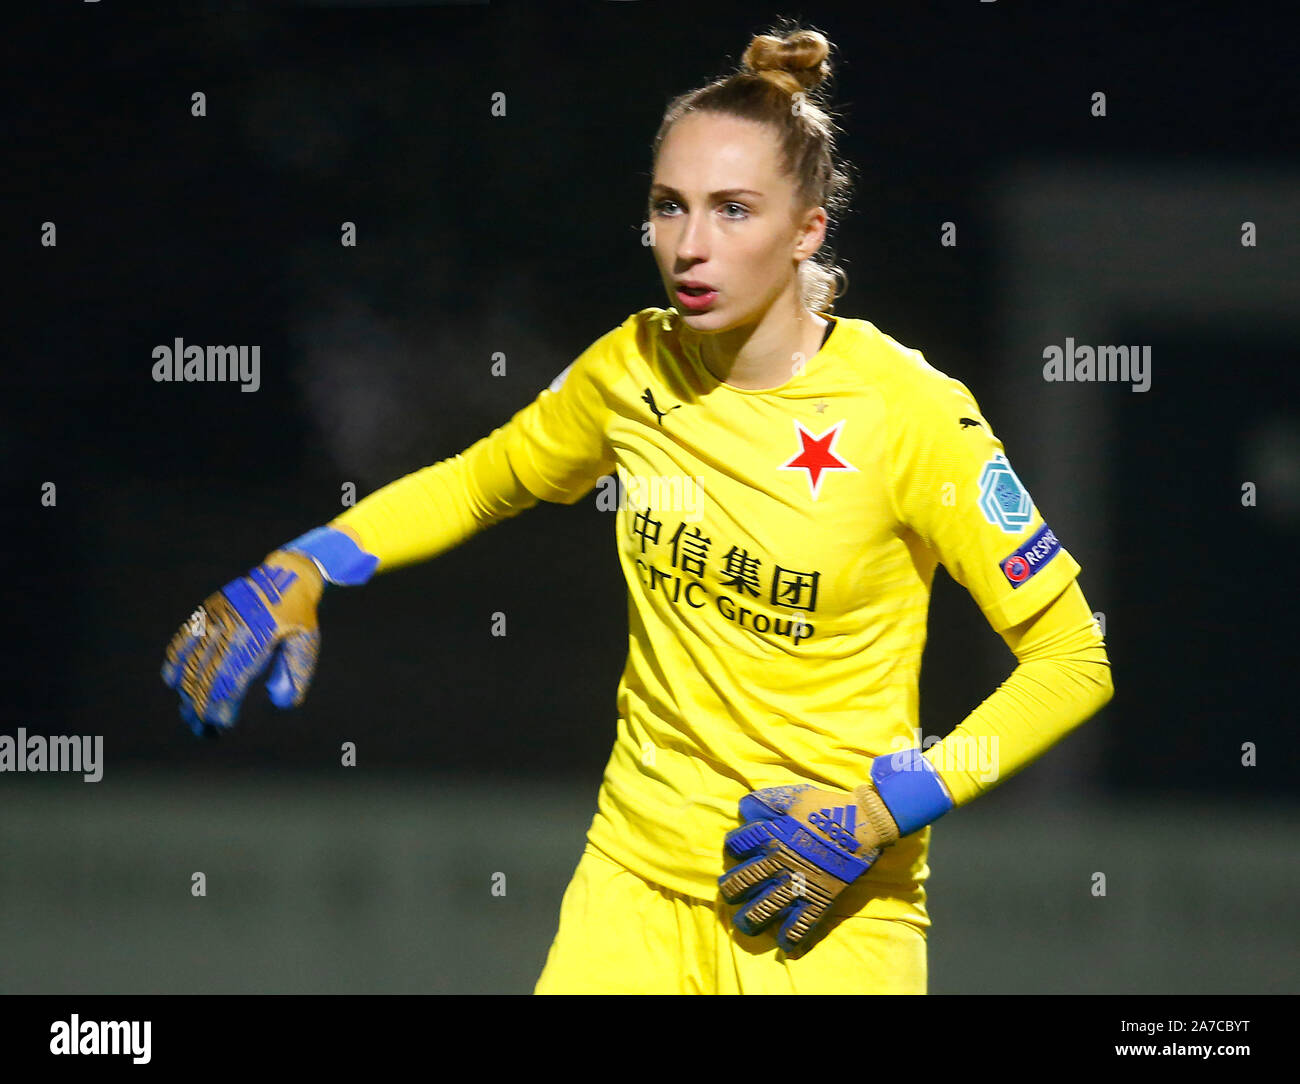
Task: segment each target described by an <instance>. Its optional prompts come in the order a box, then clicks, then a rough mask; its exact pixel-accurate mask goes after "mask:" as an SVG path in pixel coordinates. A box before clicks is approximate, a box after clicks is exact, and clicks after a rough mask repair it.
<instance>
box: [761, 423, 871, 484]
mask: <svg viewBox="0 0 1300 1084" xmlns="http://www.w3.org/2000/svg"><path fill="white" fill-rule="evenodd" d="M793 421H794V431H795V435H796V436H797V437H798V438H799V441H800V443H801V444H802V446H803V448H802V450H801V451H800V452H799V454H798V455H796V456H795V457H794V458H793V459H791V460H790V462H788V463H782V464H781V466H779V467H778V468H777V470H806V471H807V472H808V488H809V489H810V490H811V491H812V497H813V500H816V499H817V493H818V491H819V490H820V489H821V484H822V471H825V470H851V471H856V470H857V469H858V468H857V467H854V466H851V465H850V464H848V463H846V462H845V461H844V460H843V459H841V458H840V457H839V456H837V455H836V454H835V442H836V441H837V440H838V439H839V436H840V430H841V429H842V428H843V427H844V422H843V421H838V422H836V423H835V424H834V425H832V426H831V427H830V428H829V429H827V430H826V432H824V433H822V434H821V435H820V436H816V437H815V436H813V435H812V434H811V433H810V432H808V430H807V429H805V428H804V427H803V426H802V425H800V424H799V420H798V419H797V418H795V419H793Z"/></svg>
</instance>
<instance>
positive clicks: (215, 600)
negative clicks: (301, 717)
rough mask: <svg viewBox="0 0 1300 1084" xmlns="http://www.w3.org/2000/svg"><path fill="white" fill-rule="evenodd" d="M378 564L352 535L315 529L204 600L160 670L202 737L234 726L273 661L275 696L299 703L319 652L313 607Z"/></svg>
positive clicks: (282, 704) (281, 702)
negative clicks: (332, 588)
mask: <svg viewBox="0 0 1300 1084" xmlns="http://www.w3.org/2000/svg"><path fill="white" fill-rule="evenodd" d="M378 563H379V558H378V557H375V556H374V555H373V554H369V553H366V552H365V551H364V550H362V549H361V548H360V547H359V546H358V545H357V544H356V542H354V541H353V540H352V538H351V537H350V536H349V535H347V534H345V533H344V532H342V531H339V530H336V529H335V528H333V527H318V528H316V529H315V530H314V531H309V532H307V534H305V535H302V536H301V537H299V538H296V539H294V540H293V541H292V542H290V543H289V544H288V545H286V546H284V547H282V548H281V549H278V550H275V551H273V552H272V553H270V554H268V555H267V558H266V560H265V561H263V562H262V563H261V564H260V565H258V566H257V567H256V568H255V569H253V570H252V571H251V572H249V574H248V575H247V576H244V577H241V578H239V579H235V580H231V581H230V582H229V583H228V584H226V586H225V587H223V588H221V590H220V591H217V592H215V593H214V594H212V595H210V596H209V597H208V598H206V599H205V600H204V601H203V603H202V604H201V605H200V606H199V608H198V609H197V610H195V611H194V613H193V614H191V615H190V617H189V618H188V619H187V620H186V621H185V623H184V624H183V625H181V627H180V629H179V630H178V631H177V633H176V635H175V636H174V637H173V638H172V641H171V643H170V644H168V645H167V656H166V661H165V662H164V663H163V668H162V679H163V682H164V683H165V684H166V685H167V686H168V687H169V688H172V689H175V690H176V691H177V692H178V693H180V701H181V702H180V711H181V718H182V719H183V720H184V721H185V723H186V725H187V726H189V728H190V729H191V730H192V731H193V732H194V733H195V734H196V735H197V736H200V737H215V736H216V735H217V734H218V733H219V731H220V730H223V729H229V728H230V727H232V726H234V725H235V721H236V719H237V718H238V717H239V708H240V705H241V703H242V701H243V699H244V694H245V693H246V692H247V691H248V686H249V685H250V684H251V683H252V681H253V680H254V679H255V678H256V677H257V676H258V675H259V674H261V673H262V672H263V671H264V670H265V669H266V667H267V664H268V663H270V664H271V676H270V677H269V678H268V679H267V683H266V686H267V691H268V692H269V694H270V697H271V702H272V703H273V704H275V706H276V707H278V708H290V707H297V706H298V705H299V704H301V703H302V701H303V697H305V696H306V695H307V686H308V685H309V684H310V683H311V678H312V674H313V673H314V672H315V669H316V657H317V654H318V653H319V650H320V631H319V629H318V628H317V622H316V608H317V605H318V604H319V602H320V598H321V594H322V593H323V592H324V590H325V584H327V583H332V584H338V585H340V586H343V585H347V586H351V585H354V584H362V583H365V582H366V581H367V580H368V579H369V578H370V577H371V576H372V575H373V574H374V570H375V567H376V566H377V565H378Z"/></svg>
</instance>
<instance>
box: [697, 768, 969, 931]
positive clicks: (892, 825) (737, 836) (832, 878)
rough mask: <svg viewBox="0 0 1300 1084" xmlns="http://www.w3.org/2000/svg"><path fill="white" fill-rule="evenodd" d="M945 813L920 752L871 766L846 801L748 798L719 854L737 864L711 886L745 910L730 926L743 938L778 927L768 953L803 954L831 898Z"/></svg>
mask: <svg viewBox="0 0 1300 1084" xmlns="http://www.w3.org/2000/svg"><path fill="white" fill-rule="evenodd" d="M953 804H954V803H953V800H952V797H951V795H949V793H948V789H947V787H945V786H944V784H943V780H942V779H940V778H939V773H938V772H936V771H935V769H934V767H933V765H931V764H930V762H929V761H928V760H926V759H925V757H923V756H922V755H921V750H920V749H908V750H906V751H904V752H900V753H893V754H890V755H888V756H882V757H877V758H876V759H875V760H874V761H872V764H871V780H870V782H868V783H864V784H862V786H860V787H857V788H855V789H854V791H853V793H852V794H846V793H844V792H843V791H835V790H821V789H819V788H817V787H814V786H812V785H811V784H807V783H799V784H794V785H792V786H785V787H768V788H766V789H765V790H756V791H753V792H751V793H749V794H747V795H746V796H745V797H744V798H742V799H741V800H740V816H741V818H742V819H743V820H744V821H745V824H743V825H742V826H741V827H739V828H736V829H734V830H733V831H731V832H728V833H727V839H726V846H727V851H728V852H730V853H731V854H732V855H734V856H735V857H736V858H740V859H743V861H742V862H741V863H740V864H738V865H735V866H732V867H730V868H729V869H728V870H727V872H726V873H724V874H723V875H722V876H721V877H719V878H718V886H719V888H720V890H721V892H722V896H723V898H724V899H725V900H726V901H727V902H728V903H741V904H743V905H744V906H742V907H741V908H740V910H738V911H737V912H736V914H735V915H734V917H733V920H732V921H733V922H734V924H735V926H736V928H737V929H738V930H740V932H741V933H744V934H748V935H751V936H752V935H754V934H757V933H759V932H760V931H761V930H763V929H764V928H765V927H767V926H768V925H770V924H771V923H772V922H773V921H775V920H777V919H778V918H780V919H782V922H781V925H780V929H779V930H778V932H777V934H776V940H777V944H779V945H780V946H781V948H783V949H784V950H785V951H786V952H787V953H793V952H795V951H798V950H800V949H801V948H804V947H806V946H807V945H808V944H810V943H811V938H810V934H811V932H812V930H813V929H814V927H815V926H816V925H817V923H818V922H820V921H821V919H822V918H824V917H825V915H826V913H827V912H828V911H829V910H830V906H831V903H832V902H833V901H834V899H835V897H836V896H838V895H839V894H840V893H841V892H843V891H844V889H845V888H847V887H848V886H849V885H850V884H851V883H852V882H853V881H855V880H857V879H858V878H859V877H861V876H862V875H863V874H864V873H866V872H867V870H869V869H870V868H871V866H872V864H873V863H874V862H875V861H876V859H877V858H879V857H880V852H881V850H882V849H883V848H885V847H888V846H890V845H891V844H893V843H896V842H898V840H899V839H900V838H901V837H902V836H906V835H911V834H912V833H913V832H916V831H919V830H920V829H921V828H924V827H925V826H926V825H927V824H930V823H932V822H933V821H936V820H938V819H939V818H940V817H941V816H943V815H944V814H945V813H947V812H948V810H950V809H952V808H953Z"/></svg>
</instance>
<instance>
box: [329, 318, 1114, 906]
mask: <svg viewBox="0 0 1300 1084" xmlns="http://www.w3.org/2000/svg"><path fill="white" fill-rule="evenodd" d="M823 315H824V316H825V317H826V318H827V319H828V320H829V321H832V325H831V327H830V329H829V334H828V337H827V338H826V339H825V340H824V342H823V345H822V347H821V349H820V350H819V351H818V352H817V353H816V354H814V355H813V357H812V358H810V359H809V360H808V361H807V362H806V363H804V364H803V365H802V366H800V367H798V369H797V371H794V372H792V374H791V376H790V379H789V380H787V381H786V382H785V383H784V384H782V385H780V386H779V387H775V388H767V389H762V390H749V389H742V388H738V387H735V386H733V385H730V384H727V383H725V382H724V381H720V380H718V379H717V378H716V377H715V376H713V374H712V373H710V371H709V370H708V368H707V367H706V366H705V365H704V363H703V361H702V359H701V355H700V342H701V339H700V336H699V335H698V334H697V333H695V332H693V331H692V330H691V329H690V328H689V327H687V326H686V325H685V323H684V321H683V320H682V319H681V317H680V315H679V314H678V313H677V311H676V310H675V309H661V308H647V309H643V310H641V311H639V312H637V313H634V314H633V315H631V316H630V317H628V319H627V320H625V321H624V322H623V323H622V324H621V325H620V326H619V327H617V328H615V329H613V330H611V331H610V332H608V333H607V334H605V335H603V336H602V337H601V338H599V339H598V340H597V341H596V342H595V343H593V344H592V345H591V346H590V347H589V348H588V349H587V350H585V351H584V352H583V353H582V354H581V355H580V356H579V357H578V358H577V359H576V360H575V361H574V362H573V363H572V364H571V365H569V366H568V367H567V368H566V369H565V370H564V371H563V372H561V373H560V374H559V375H558V376H557V377H556V378H555V380H554V381H553V382H552V383H551V385H550V386H549V387H548V388H546V389H544V390H543V391H542V392H541V393H540V394H539V395H538V396H537V398H536V399H534V400H533V401H532V402H530V403H529V404H528V405H527V406H525V407H523V408H522V409H521V410H519V411H518V412H517V413H515V414H514V415H513V417H511V418H510V419H509V421H507V422H506V423H505V424H504V425H502V426H501V427H500V428H498V429H496V430H494V431H493V432H492V433H490V434H489V435H488V436H486V437H484V438H482V439H481V440H479V441H477V442H476V443H474V444H473V445H472V446H470V447H469V448H468V449H466V450H465V451H464V452H462V453H460V454H458V455H455V456H452V457H451V458H449V459H445V460H443V461H441V462H438V463H435V464H433V465H432V466H429V467H425V468H424V469H422V470H419V471H416V472H414V473H412V474H409V475H407V476H406V477H404V478H401V479H399V480H397V481H396V482H394V483H392V484H390V485H388V486H385V487H384V488H382V489H380V490H378V491H377V492H375V493H373V494H371V495H370V496H368V497H366V498H365V499H363V500H361V501H360V502H358V504H357V505H356V506H355V507H353V508H350V509H348V510H347V511H345V512H344V513H343V514H341V515H340V516H338V517H337V518H336V519H335V520H334V521H332V525H333V526H335V527H347V528H349V529H350V530H351V531H352V532H353V533H354V535H355V536H356V537H357V538H358V540H359V542H360V543H361V545H362V546H363V548H364V549H366V550H367V551H369V552H370V553H373V554H375V555H376V556H378V557H379V560H380V564H379V566H378V567H379V570H380V571H381V572H382V571H385V570H389V569H393V568H397V567H400V566H402V565H405V564H410V563H412V562H415V561H421V560H426V559H428V558H430V557H433V556H436V555H437V554H439V553H442V552H444V551H446V550H447V549H449V548H451V547H453V546H456V545H458V544H460V543H461V542H463V541H465V540H466V539H468V538H469V537H470V536H472V535H473V534H475V533H476V532H477V531H479V530H481V529H482V528H484V527H486V526H487V525H489V524H491V523H495V522H498V521H500V520H501V519H503V518H506V517H509V516H513V515H516V514H518V513H519V512H521V511H523V510H524V509H526V508H529V507H531V506H533V505H535V504H536V503H537V502H538V501H539V500H544V501H552V502H559V503H563V504H572V503H574V502H576V501H578V500H580V499H582V498H583V497H585V496H587V495H588V494H591V493H592V491H593V490H594V489H597V487H599V489H600V491H599V493H598V494H597V499H603V500H605V502H606V506H607V507H608V508H610V510H612V511H613V512H614V526H615V540H616V545H617V548H618V557H619V561H620V564H621V567H622V570H623V573H624V578H625V580H626V584H627V597H628V616H629V630H628V653H627V661H626V664H625V666H624V669H623V673H622V676H621V678H620V680H619V683H618V689H617V695H616V727H615V740H614V746H613V750H612V753H611V756H610V759H609V762H608V765H607V767H606V770H605V774H604V778H603V780H602V783H601V787H600V790H599V794H598V798H597V812H596V814H595V816H594V818H593V821H592V823H591V827H590V830H589V833H588V838H589V840H590V842H591V843H592V844H594V845H595V846H597V847H599V848H600V849H601V850H603V851H604V852H606V853H607V854H608V855H609V856H610V857H612V858H614V859H616V860H617V861H619V862H621V863H622V864H623V865H624V866H626V867H627V868H628V869H630V870H632V871H633V872H635V873H638V874H640V875H641V876H642V877H644V878H645V879H647V880H649V881H652V882H654V883H656V884H659V885H662V886H664V887H667V888H669V889H672V890H674V891H677V892H682V893H685V894H687V895H690V896H692V897H695V898H698V899H713V898H715V897H716V895H717V881H718V877H719V875H721V874H722V872H723V869H724V866H725V864H726V862H727V860H726V859H725V857H724V850H723V839H724V836H725V835H726V833H727V832H728V831H729V830H730V829H732V828H734V827H736V826H737V825H738V823H739V821H738V816H737V803H738V801H739V799H740V798H741V797H742V796H744V795H745V794H746V793H748V792H749V791H751V790H756V789H759V788H762V787H769V786H777V785H784V784H790V783H795V782H806V783H811V784H813V785H814V786H818V787H823V788H829V789H838V790H844V791H851V790H852V789H853V788H854V787H855V786H856V785H858V784H860V783H862V782H864V781H865V780H866V779H867V777H868V773H869V770H870V763H871V760H872V758H873V757H876V756H881V755H885V754H887V753H891V752H898V751H901V750H904V749H909V748H915V747H917V746H918V745H919V744H921V742H920V729H919V725H918V699H919V698H918V682H919V676H920V666H921V656H922V652H923V650H924V647H925V639H926V619H927V614H928V609H929V601H930V593H931V587H932V584H933V579H934V574H935V570H936V568H937V566H938V565H939V564H940V563H942V564H943V565H944V567H945V568H946V569H947V571H948V573H949V574H950V575H951V576H952V578H953V579H954V580H956V581H957V582H958V583H960V584H962V585H963V586H964V587H965V588H966V590H967V591H969V592H970V594H971V596H972V598H973V599H974V600H975V602H976V604H977V605H978V606H979V608H980V609H981V611H982V612H983V613H984V615H985V617H986V618H987V620H988V622H989V624H990V626H991V627H992V628H993V629H994V630H995V631H996V632H997V633H999V634H1000V635H1001V636H1002V638H1003V639H1004V641H1005V642H1006V643H1007V645H1008V647H1009V648H1010V649H1011V651H1012V652H1013V653H1014V654H1015V656H1016V659H1017V662H1018V665H1017V667H1016V669H1015V670H1014V672H1013V673H1012V674H1011V675H1010V677H1009V678H1008V679H1007V680H1006V681H1005V682H1004V683H1003V684H1002V685H1001V686H1000V687H999V688H998V689H997V690H996V691H994V692H993V694H992V695H991V696H990V697H989V698H988V699H987V700H985V701H984V702H983V703H982V704H981V705H980V706H979V707H978V708H976V709H975V710H974V711H973V712H972V713H971V714H970V715H969V716H968V717H967V718H966V719H964V720H962V721H961V722H960V724H959V725H958V726H957V727H956V728H955V729H954V730H953V731H952V732H951V733H950V734H949V735H948V736H947V737H945V738H944V739H943V740H942V741H939V742H937V743H935V744H931V745H929V747H928V748H927V749H926V751H925V756H926V757H927V758H928V759H930V761H931V763H932V764H934V766H935V767H936V769H937V770H938V771H939V774H940V776H941V778H942V779H943V781H944V784H945V785H946V786H947V788H948V790H949V792H950V793H951V795H952V796H953V799H954V801H955V803H956V805H957V806H962V805H964V804H966V803H967V802H969V801H970V800H971V799H972V798H974V797H975V796H977V795H978V794H980V793H983V792H984V791H986V790H988V789H989V788H990V787H992V786H994V785H996V784H997V783H998V782H1000V781H1001V780H1004V779H1006V778H1007V777H1008V776H1010V775H1012V774H1014V773H1015V772H1016V771H1019V770H1020V769H1021V768H1022V767H1024V766H1025V765H1026V764H1028V763H1029V762H1030V761H1032V760H1033V759H1034V758H1035V757H1037V756H1038V755H1040V754H1041V753H1042V752H1044V751H1045V750H1046V749H1047V748H1049V747H1050V746H1051V745H1053V744H1054V743H1055V742H1056V741H1058V740H1059V739H1060V738H1061V737H1062V736H1063V735H1064V734H1065V733H1067V732H1068V731H1069V730H1070V729H1072V728H1073V727H1075V726H1077V725H1078V724H1079V723H1081V722H1083V721H1084V720H1086V719H1087V718H1088V717H1090V716H1091V715H1092V714H1094V713H1095V712H1096V711H1097V710H1098V709H1099V708H1100V707H1101V706H1103V705H1104V704H1105V703H1106V702H1107V701H1108V700H1109V699H1110V697H1111V695H1112V684H1111V678H1110V664H1109V661H1108V659H1107V657H1106V652H1105V648H1104V644H1103V642H1102V640H1101V637H1100V635H1099V633H1098V630H1097V628H1096V625H1095V622H1094V620H1093V617H1092V614H1091V613H1090V611H1089V610H1088V607H1087V604H1086V602H1085V601H1084V598H1083V594H1082V592H1081V590H1080V588H1079V586H1078V583H1077V579H1076V577H1077V576H1078V574H1079V571H1080V566H1079V564H1078V562H1077V561H1076V560H1075V558H1074V557H1073V556H1071V554H1070V553H1069V551H1068V550H1066V549H1065V548H1064V546H1063V545H1062V543H1061V541H1060V540H1059V539H1058V538H1057V536H1056V535H1055V533H1054V532H1053V531H1052V530H1051V528H1050V527H1049V526H1048V525H1047V523H1046V522H1045V520H1044V519H1043V516H1042V515H1041V513H1040V511H1039V509H1038V508H1037V507H1036V506H1035V504H1034V502H1033V501H1032V499H1031V498H1030V496H1029V494H1028V492H1027V491H1026V489H1025V487H1024V486H1023V484H1022V483H1021V482H1020V480H1019V478H1018V477H1017V476H1016V474H1015V472H1014V470H1013V469H1012V467H1011V464H1010V462H1009V461H1008V457H1007V455H1006V451H1005V449H1004V447H1003V445H1002V442H1001V441H1000V440H999V439H998V438H997V437H996V436H995V435H994V433H993V431H992V429H991V427H990V425H989V423H988V421H987V420H986V419H985V418H984V416H983V415H982V414H981V412H980V409H979V407H978V405H977V404H976V402H975V399H974V397H973V396H972V395H971V393H970V391H969V390H968V389H967V388H966V386H965V385H964V384H962V383H961V382H960V381H957V380H955V379H953V378H951V377H948V376H946V375H945V374H944V373H942V372H940V371H939V370H937V369H935V368H934V367H932V366H931V365H930V364H929V363H928V362H927V361H926V360H925V359H924V357H922V355H921V354H920V353H919V352H918V351H916V350H913V349H909V348H907V347H904V346H902V345H900V344H899V343H897V342H896V341H895V340H893V339H892V338H890V337H889V336H888V335H886V334H884V333H883V332H881V331H880V330H879V329H877V328H876V327H875V326H874V325H873V324H872V323H870V322H868V321H866V320H861V319H852V318H847V317H841V316H830V315H829V314H823ZM615 483H616V484H615ZM946 664H947V665H951V663H946ZM931 831H932V829H931V828H930V827H926V828H923V829H921V830H920V831H917V832H914V833H912V834H911V835H909V836H906V837H904V838H903V839H901V840H900V841H899V842H898V843H896V844H894V845H893V846H891V847H889V848H887V849H886V850H885V851H884V852H883V854H882V855H881V857H880V858H879V859H878V860H877V862H876V863H875V865H874V866H873V867H872V868H871V870H870V871H869V872H868V873H867V874H866V875H865V876H863V877H862V878H859V880H858V881H856V882H854V883H853V884H852V885H850V886H849V888H848V889H847V890H846V891H845V892H844V893H842V894H841V895H840V896H839V897H837V899H836V901H835V904H834V906H833V908H832V913H833V914H850V913H857V914H863V915H868V916H873V917H881V918H894V919H902V920H905V921H910V922H913V923H915V924H916V925H918V926H920V927H926V926H928V925H929V923H930V920H929V917H928V914H927V912H926V907H925V881H926V879H927V877H928V875H929V866H928V864H927V855H928V849H929V841H930V833H931Z"/></svg>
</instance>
